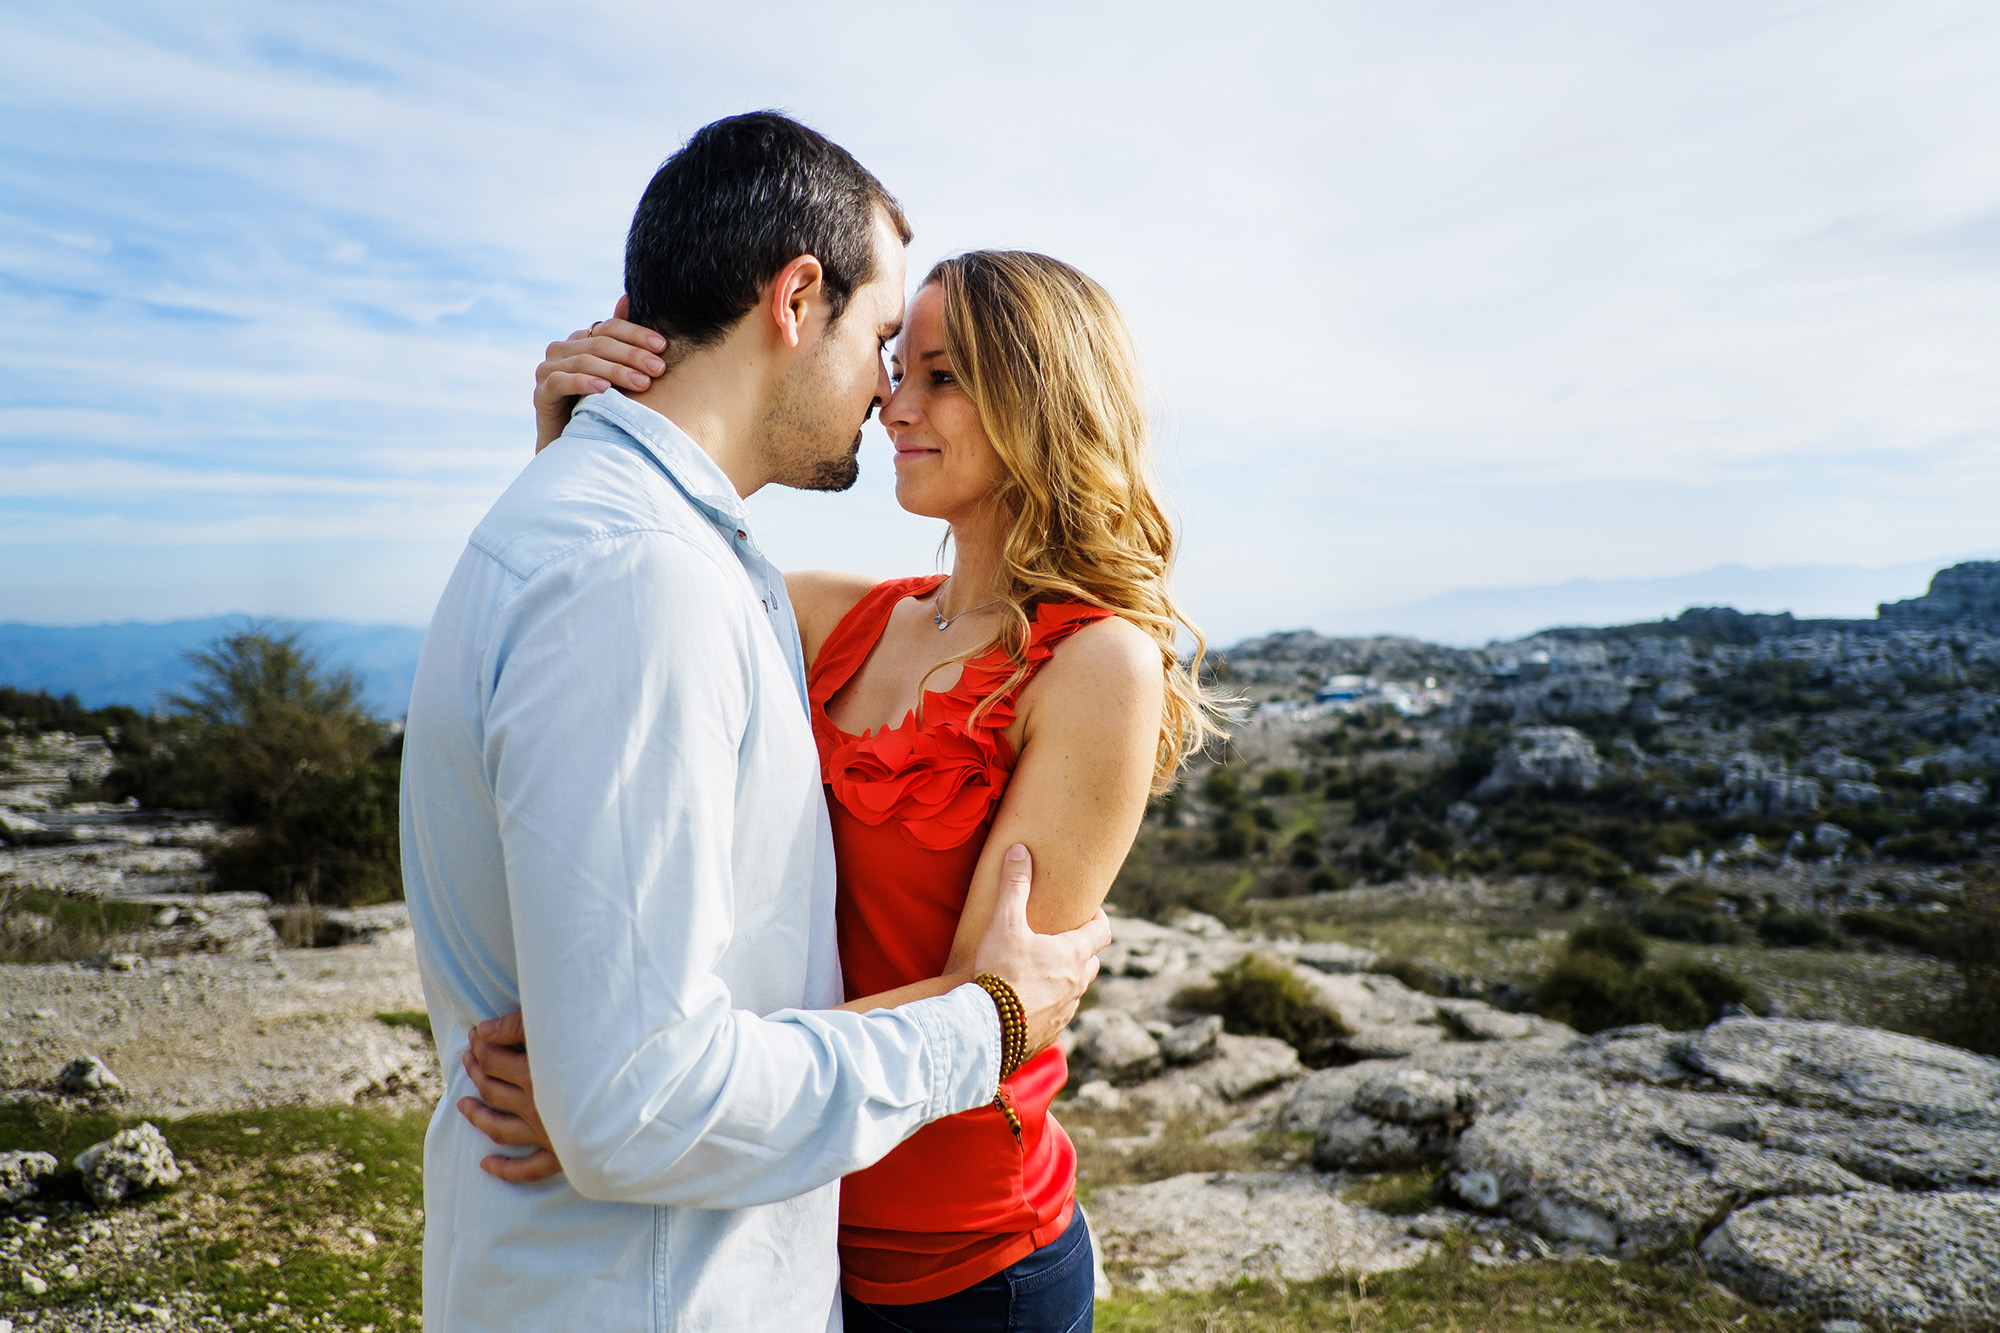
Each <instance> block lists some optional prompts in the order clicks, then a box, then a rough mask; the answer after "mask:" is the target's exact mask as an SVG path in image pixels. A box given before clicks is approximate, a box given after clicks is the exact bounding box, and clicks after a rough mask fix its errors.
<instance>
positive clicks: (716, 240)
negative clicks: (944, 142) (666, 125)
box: [625, 111, 910, 354]
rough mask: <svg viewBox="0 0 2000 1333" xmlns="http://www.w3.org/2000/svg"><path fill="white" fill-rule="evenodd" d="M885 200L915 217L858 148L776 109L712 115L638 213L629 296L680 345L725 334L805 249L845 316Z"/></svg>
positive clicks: (871, 253)
mask: <svg viewBox="0 0 2000 1333" xmlns="http://www.w3.org/2000/svg"><path fill="white" fill-rule="evenodd" d="M877 210H881V211H882V212H884V213H886V214H887V216H888V218H889V220H890V222H891V224H892V225H893V226H894V227H895V228H896V232H897V234H898V235H900V236H901V237H902V239H903V243H904V244H905V245H908V244H909V242H910V224H909V222H908V221H907V220H906V219H905V218H904V217H903V210H902V208H901V206H900V205H898V204H897V203H896V200H895V198H894V197H893V196H892V195H891V194H890V193H889V192H888V191H887V190H886V189H884V188H883V187H882V182H881V181H878V180H876V179H875V177H874V176H873V175H871V174H870V173H869V171H868V169H867V168H866V167H864V166H862V165H861V164H860V163H859V162H857V161H855V160H854V156H853V154H851V153H849V152H848V151H847V150H846V149H845V148H842V147H841V146H840V145H839V144H837V143H835V142H833V140H831V139H829V138H827V137H826V136H825V135H823V134H821V133H819V132H818V131H817V130H814V129H810V128H808V127H807V126H804V125H801V124H799V122H797V121H796V120H793V119H792V118H791V117H789V116H785V115H780V114H779V113H778V112H775V111H752V112H750V113H748V114H746V115H741V116H730V117H728V118H727V119H724V120H718V121H716V122H714V123H713V124H710V125H705V126H703V127H702V128H701V129H699V130H697V131H696V132H695V135H694V137H693V138H691V139H689V140H688V141H687V142H686V143H685V144H683V145H682V146H681V150H680V151H679V152H677V153H675V154H674V155H673V156H672V157H670V158H668V159H667V160H666V161H665V162H664V163H662V164H661V166H660V169H659V171H657V172H655V173H654V175H653V180H652V183H651V184H649V185H648V186H647V187H646V193H645V194H644V196H642V197H641V198H640V200H639V208H638V211H637V212H636V213H634V214H633V216H632V231H631V234H630V235H629V236H628V237H627V238H626V242H625V294H626V295H627V296H629V297H630V298H631V301H632V305H631V317H632V320H633V321H634V322H635V323H639V324H644V325H645V326H646V327H648V328H650V329H652V330H654V331H655V332H657V333H659V334H660V335H661V336H663V337H665V338H666V339H667V340H668V342H669V344H670V349H671V350H670V354H671V351H682V352H685V351H689V350H692V349H694V348H696V347H702V346H705V345H707V344H709V343H713V342H715V341H717V340H718V339H720V338H721V337H722V336H723V335H724V334H725V333H727V332H728V331H729V330H730V329H731V328H733V327H734V326H735V324H736V322H737V321H738V320H740V319H742V318H743V316H744V315H746V314H748V313H749V312H750V309H751V307H753V306H755V305H756V304H757V296H758V293H759V292H760V291H761V290H762V289H763V287H764V285H765V284H766V283H768V282H770V281H771V279H773V278H775V277H777V276H778V273H779V271H780V270H782V269H783V268H784V267H785V265H787V264H789V263H791V262H792V261H793V260H794V259H797V258H798V257H799V256H800V255H812V256H814V257H815V258H816V259H818V260H819V262H820V266H821V269H822V271H823V273H824V275H825V276H824V278H823V281H824V283H825V287H826V297H827V303H828V305H829V306H831V308H832V311H833V318H834V319H836V320H838V319H839V318H840V316H841V313H842V312H843V311H844V310H845V309H846V308H847V301H848V298H849V297H851V296H852V295H853V294H854V292H855V290H856V289H857V288H860V287H863V286H866V285H867V284H868V282H870V281H871V280H872V279H873V278H874V277H875V243H874V229H875V216H876V212H877Z"/></svg>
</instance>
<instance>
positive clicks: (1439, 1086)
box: [1354, 1069, 1473, 1125]
mask: <svg viewBox="0 0 2000 1333" xmlns="http://www.w3.org/2000/svg"><path fill="white" fill-rule="evenodd" d="M1472 1105H1473V1096H1472V1089H1471V1088H1470V1087H1468V1086H1467V1085H1466V1084H1464V1083H1462V1082H1460V1081H1459V1080H1457V1079H1448V1078H1439V1077H1438V1076H1437V1075H1436V1074H1433V1073H1430V1072H1428V1071H1427V1070H1423V1069H1398V1070H1394V1071H1384V1072H1383V1073H1380V1074H1377V1075H1374V1076H1372V1077H1370V1078H1368V1079H1367V1080H1365V1081H1364V1082H1363V1083H1362V1084H1361V1086H1360V1087H1359V1088H1358V1089H1356V1091H1355V1094H1354V1107H1355V1109H1356V1110H1357V1111H1359V1112H1361V1114H1363V1115H1367V1116H1373V1117H1374V1118H1375V1119H1377V1120H1388V1121H1393V1122H1394V1123H1396V1124H1399V1125H1428V1124H1437V1123H1441V1122H1446V1121H1452V1120H1456V1119H1457V1118H1458V1117H1460V1116H1462V1115H1464V1114H1465V1113H1467V1112H1468V1111H1470V1110H1472Z"/></svg>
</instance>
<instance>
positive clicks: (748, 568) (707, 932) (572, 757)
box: [403, 112, 1109, 1333]
mask: <svg viewBox="0 0 2000 1333" xmlns="http://www.w3.org/2000/svg"><path fill="white" fill-rule="evenodd" d="M908 235H909V228H908V225H907V223H905V222H903V220H902V215H901V213H900V211H899V210H898V209H897V208H896V206H895V202H894V200H892V199H891V198H890V197H889V195H888V193H887V192H886V191H885V190H883V188H882V186H881V185H880V183H879V182H877V181H876V180H875V178H874V177H873V176H871V175H869V174H868V172H866V171H865V170H863V169H862V167H861V166H860V165H859V164H858V163H857V162H855V161H854V159H853V158H852V157H851V156H849V155H848V154H847V153H846V152H845V151H843V150H842V149H840V148H839V147H838V146H836V145H834V144H832V143H830V142H829V141H827V140H826V139H825V138H823V137H822V136H820V135H818V134H816V133H814V132H813V131H812V130H810V129H808V128H806V127H805V126H803V125H800V124H798V123H797V122H795V121H791V120H788V119H786V118H785V117H782V116H778V115H775V114H772V113H768V112H765V113H757V114H754V115H749V116H738V117H732V118H731V119H729V120H724V121H719V122H717V123H716V124H714V125H711V126H708V127H707V128H706V129H704V130H702V131H701V132H700V133H698V134H696V135H695V136H694V138H693V139H691V140H690V141H689V142H688V144H687V145H686V146H685V147H684V148H683V149H682V150H681V151H680V152H678V153H676V154H675V155H674V156H673V157H672V158H671V159H669V160H668V162H667V163H666V165H664V166H663V167H661V169H660V171H659V173H658V175H656V176H655V177H654V179H653V182H652V184H651V185H650V186H649V187H648V188H647V190H646V194H645V198H644V199H643V200H642V202H641V203H640V206H639V209H638V215H637V217H635V219H634V221H633V225H632V233H631V238H630V243H629V246H628V252H627V274H626V281H627V286H628V289H629V296H630V307H629V311H630V314H631V316H632V317H633V318H634V319H635V320H638V321H640V322H642V323H644V324H645V325H646V326H648V327H650V328H652V329H653V330H655V331H656V332H657V334H658V335H659V339H658V343H657V345H656V350H657V351H658V352H660V353H661V354H662V357H661V360H662V364H661V365H660V366H659V368H658V370H657V371H656V372H655V373H656V374H657V376H658V377H657V378H656V379H655V380H654V381H653V383H652V385H651V387H650V388H647V389H646V390H645V391H644V392H640V393H635V394H634V395H633V396H631V397H625V396H623V395H621V394H619V393H617V392H615V391H611V392H603V393H597V394H595V395H594V396H592V397H589V398H587V399H585V400H584V401H583V403H582V404H581V405H580V406H579V407H578V408H577V409H576V413H575V416H574V418H573V419H571V420H570V421H569V423H568V425H567V428H566V429H564V430H563V431H562V433H561V438H560V439H559V440H557V442H556V446H555V447H554V448H552V449H550V450H548V451H547V452H546V453H543V454H541V455H540V456H539V457H538V458H537V459H536V461H535V462H534V464H533V465H531V466H530V467H529V468H528V469H527V470H526V471H525V472H524V473H523V474H522V476H521V477H520V479H519V480H517V481H516V482H515V483H514V485H513V486H511V487H510V488H509V489H508V491H507V492H506V494H505V495H503V496H502V497H501V498H500V500H499V502H498V503H497V504H495V505H494V507H493V509H492V511H491V512H490V513H488V514H487V516H486V518H485V519H484V520H483V521H482V522H481V523H480V524H479V526H478V528H477V529H476V530H475V531H474V533H473V535H472V538H471V541H470V543H469V544H468V546H467V549H466V552H465V554H464V555H463V557H461V559H460V561H459V564H458V567H457V569H456V570H455V571H454V572H453V575H452V578H451V581H450V584H449V585H448V586H447V588H446V590H445V593H444V596H443V598H442V600H441V601H440V603H439V606H438V609H437V612H436V615H435V617H434V618H433V620H432V622H431V627H430V632H429V634H428V636H427V637H426V639H425V642H424V651H423V657H422V660H421V662H420V664H419V666H418V671H417V680H416V686H415V690H414V692H413V694H412V697H411V702H410V715H409V724H408V731H407V734H406V737H405V746H404V779H403V849H404V850H403V860H404V866H403V869H404V879H405V886H406V890H407V894H408V898H409V903H410V914H411V921H412V924H413V925H414V926H415V928H416V933H417V947H418V960H419V963H420V965H421V968H422V972H423V979H424V988H425V997H426V1000H427V1002H428V1004H429V1007H430V1012H431V1015H432V1020H433V1027H434V1030H435V1031H436V1032H437V1034H438V1040H439V1047H440V1054H441V1056H442V1057H443V1058H444V1063H445V1069H446V1073H447V1075H448V1081H449V1086H448V1087H447V1090H446V1091H447V1096H446V1098H445V1101H444V1104H443V1105H442V1106H440V1108H439V1113H438V1115H437V1116H436V1117H435V1118H434V1119H433V1121H432V1124H431V1129H430V1133H429V1136H428V1137H427V1139H426V1142H425V1208H426V1231H425V1253H424V1316H425V1326H426V1327H427V1328H430V1329H433V1330H441V1331H442V1333H459V1331H460V1330H469V1329H482V1330H483V1329H557V1328H562V1329H570V1328H574V1329H589V1330H593V1333H596V1331H598V1330H621V1329H632V1330H641V1329H644V1330H654V1329H693V1328H701V1329H745V1330H752V1329H754V1330H766V1329H771V1330H790V1329H810V1330H818V1329H823V1328H828V1327H837V1326H838V1323H839V1304H838V1299H837V1297H838V1285H839V1265H838V1259H837V1255H836V1252H835V1227H836V1213H837V1196H836V1186H835V1184H834V1182H835V1181H836V1180H837V1179H838V1177H839V1176H841V1175H842V1174H844V1173H846V1172H848V1171H851V1170H854V1169H857V1168H859V1167H861V1166H864V1165H867V1164H868V1163H870V1162H873V1161H875V1160H876V1159H877V1158H879V1157H881V1156H882V1155H883V1154H884V1153H886V1152H887V1151H888V1150H889V1149H890V1148H892V1147H894V1146H895V1145H896V1144H897V1143H898V1142H900V1141H901V1140H902V1139H903V1138H904V1137H905V1136H907V1135H908V1134H910V1133H911V1132H913V1131H914V1130H916V1129H917V1128H918V1127H920V1126H921V1125H923V1124H925V1123H927V1122H928V1121H930V1120H933V1119H936V1118H938V1117H940V1116H945V1115H951V1114H955V1113H957V1112H960V1111H965V1110H969V1109H971V1108H973V1107H975V1106H979V1105H983V1104H984V1103H986V1102H988V1101H990V1100H992V1098H993V1096H994V1092H995V1086H996V1083H997V1080H998V1075H999V1072H1000V1068H1001V1055H1000V1052H1001V1048H1002V1037H1003V1023H1018V1022H1019V1019H1018V1018H1017V1017H1008V1018H1003V1016H1002V1014H1001V1012H1000V1006H999V1003H998V1001H997V999H996V998H995V997H994V996H993V995H991V994H989V992H988V991H987V990H986V989H982V988H981V987H980V986H978V985H970V984H966V985H954V984H952V982H950V981H947V980H943V979H941V980H939V981H937V982H934V983H929V984H927V985H923V986H918V987H912V988H906V990H904V991H900V992H895V993H892V994H890V995H886V996H875V997H870V998H869V999H867V1000H863V1001H856V1002H854V1003H853V1004H852V1005H849V1006H847V1007H845V1008H844V1009H835V1008H834V1006H836V1005H839V1004H840V1001H841V998H842V992H841V984H840V972H839V963H838V959H837V955H836V952H835V945H834V928H833V903H834V867H833V853H832V843H831V834H830V831H829V826H828V822H827V815H826V809H825V804H824V796H823V792H822V789H821V784H820V774H819V764H818V759H817V755H816V752H815V749H814V744H813V739H812V735H811V731H810V729H809V727H808V724H807V720H806V714H805V710H804V707H803V705H804V702H805V678H804V666H803V661H802V658H801V652H800V645H799V640H798V631H797V627H796V625H795V623H794V621H793V617H792V610H791V605H790V602H789V601H788V600H787V598H786V594H785V585H784V581H783V579H782V578H781V577H780V576H779V574H778V572H777V571H776V570H775V569H774V568H773V567H772V566H771V565H770V563H769V562H768V561H767V560H766V559H765V558H764V556H763V555H762V553H761V552H760V551H759V550H758V549H757V545H756V543H755V542H754V541H752V540H751V537H750V531H749V525H748V521H747V518H746V516H745V511H744V507H743V500H744V498H745V497H747V496H748V495H750V494H752V493H753V492H755V491H756V490H758V489H759V488H760V487H762V486H764V485H766V484H768V483H772V482H776V483H778V484H780V485H788V486H800V487H810V488H821V489H839V488H843V487H845V486H847V485H850V484H851V483H852V481H853V477H854V458H855V452H856V449H857V447H858V442H859V438H860V428H861V425H862V423H863V422H864V421H866V419H867V417H868V415H869V414H870V412H872V411H873V409H874V407H875V406H876V404H877V403H878V402H879V401H880V400H881V399H882V398H883V397H885V396H886V395H887V392H888V385H887V376H886V374H885V372H884V369H883V365H882V358H881V351H882V347H883V345H884V344H885V343H886V342H887V341H888V339H889V338H891V337H892V336H893V335H894V334H895V333H896V331H897V329H898V328H899V326H900V324H901V321H902V306H903V297H902V292H903V282H904V260H903V244H904V242H905V241H906V240H907V238H908ZM1009 869H1010V873H1009V874H1008V876H1007V877H1006V881H1005V883H1004V884H1003V890H1002V904H1001V908H1000V910H999V911H998V912H997V913H996V914H995V916H994V919H993V923H992V925H991V927H990V928H989V929H988V931H987V934H986V937H985V939H984V940H983V941H982V942H981V944H980V947H979V956H978V959H977V961H976V963H975V971H977V972H980V973H991V974H994V975H996V976H997V977H999V978H1001V979H1002V980H1003V981H1005V982H1006V983H1008V984H1010V985H1011V986H1012V987H1013V989H1014V990H1015V991H1016V992H1018V995H1019V998H1020V1000H1021V1002H1022V1005H1023V1007H1024V1008H1025V1010H1026V1022H1025V1028H1026V1032H1025V1034H1022V1033H1020V1032H1018V1030H1016V1031H1013V1032H1011V1033H1010V1035H1011V1036H1013V1037H1016V1038H1020V1039H1023V1040H1025V1041H1026V1042H1027V1043H1029V1044H1030V1045H1032V1046H1039V1045H1043V1044H1046V1043H1047V1042H1048V1041H1051V1040H1053V1038H1054V1036H1055V1033H1056V1032H1057V1031H1058V1030H1059V1029H1060V1027H1061V1026H1062V1024H1063V1023H1064V1022H1066V1021H1067V1020H1068V1018H1069V1016H1070V1014H1072V1013H1073V1012H1074V1010H1075V1006H1076V1002H1077V1000H1078V999H1079V998H1080V997H1081V995H1082V992H1083V989H1084V987H1085V986H1087V985H1088V984H1089V981H1090V978H1091V977H1092V976H1093V975H1094V974H1095V971H1096V961H1095V957H1094V955H1095V953H1096V951H1097V949H1099V948H1101V947H1102V946H1103V945H1104V944H1105V943H1107V942H1108V941H1109V931H1108V929H1107V928H1106V927H1105V926H1104V923H1103V921H1102V918H1101V917H1100V918H1099V920H1097V921H1094V922H1092V923H1091V925H1089V926H1086V927H1085V928H1084V929H1083V930H1081V931H1077V932H1074V933H1072V934H1070V935H1060V936H1038V935H1036V934H1034V933H1033V932H1032V931H1031V930H1029V928H1028V925H1027V920H1026V913H1025V908H1026V900H1027V873H1026V861H1025V858H1023V859H1021V860H1018V861H1010V862H1009ZM517 1009H518V1010H521V1011H522V1018H521V1020H519V1021H520V1023H521V1024H523V1025H524V1027H523V1028H522V1029H521V1030H520V1031H509V1030H508V1029H507V1028H506V1026H505V1023H504V1022H501V1021H499V1020H497V1019H496V1016H497V1015H504V1014H508V1013H510V1012H511V1011H513V1010H517ZM860 1011H866V1012H860ZM474 1025H478V1026H479V1034H478V1035H477V1037H475V1034H474V1033H473V1032H471V1031H470V1029H472V1028H473V1027H474ZM521 1031H524V1032H525V1036H526V1041H527V1047H528V1050H529V1051H530V1052H531V1056H532V1063H533V1092H534V1098H535V1102H536V1105H537V1106H538V1108H539V1113H540V1119H541V1123H542V1127H543V1130H544V1131H545V1133H546V1137H547V1140H548V1141H549V1142H550V1143H552V1144H553V1145H554V1148H555V1154H556V1155H557V1156H559V1158H560V1163H561V1167H562V1174H561V1175H560V1176H557V1177H554V1178H549V1179H542V1177H543V1176H545V1175H546V1173H547V1169H548V1167H549V1165H550V1163H549V1162H548V1161H547V1160H546V1159H547V1157H548V1154H547V1153H546V1151H544V1152H542V1153H538V1154H535V1155H533V1156H532V1157H531V1158H529V1159H512V1158H508V1157H500V1156H495V1155H494V1154H493V1146H494V1144H495V1143H496V1142H498V1143H502V1144H516V1143H528V1142H532V1141H534V1139H535V1137H536V1136H534V1135H532V1134H528V1133H525V1132H519V1131H521V1130H523V1129H524V1128H525V1127H524V1126H522V1125H521V1124H520V1122H518V1121H512V1117H510V1116H508V1115H506V1114H504V1113H502V1112H501V1111H498V1110H495V1109H493V1108H491V1107H489V1106H487V1105H485V1104H482V1103H480V1102H479V1101H478V1100H477V1099H475V1098H473V1097H471V1096H470V1095H469V1094H471V1093H472V1092H473V1091H474V1090H475V1085H474V1083H473V1081H472V1078H471V1072H470V1070H469V1069H468V1068H467V1067H466V1066H465V1064H464V1056H465V1053H466V1052H467V1050H468V1049H469V1048H470V1047H471V1046H472V1043H473V1042H474V1041H475V1040H478V1041H480V1042H481V1043H482V1045H481V1047H480V1049H481V1050H482V1052H484V1051H487V1050H490V1049H491V1048H492V1044H493V1043H496V1042H504V1041H506V1040H509V1039H514V1040H518V1039H519V1036H520V1032H521ZM461 1110H462V1111H463V1114H461ZM525 1113H526V1112H524V1114H525ZM510 1121H512V1123H510ZM537 1159H542V1160H537ZM482 1168H483V1169H482ZM536 1180H539V1183H531V1184H518V1183H508V1182H514V1181H536Z"/></svg>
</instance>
